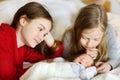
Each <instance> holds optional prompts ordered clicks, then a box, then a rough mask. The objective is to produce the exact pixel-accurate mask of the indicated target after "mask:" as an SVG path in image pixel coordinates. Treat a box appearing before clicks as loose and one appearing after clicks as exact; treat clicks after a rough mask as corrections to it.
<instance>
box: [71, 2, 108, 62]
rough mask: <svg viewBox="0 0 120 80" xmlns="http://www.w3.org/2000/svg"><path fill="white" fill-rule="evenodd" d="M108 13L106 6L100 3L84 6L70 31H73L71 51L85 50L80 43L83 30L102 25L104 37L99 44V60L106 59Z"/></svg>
mask: <svg viewBox="0 0 120 80" xmlns="http://www.w3.org/2000/svg"><path fill="white" fill-rule="evenodd" d="M107 25H108V23H107V15H106V12H105V10H104V8H103V7H102V6H101V5H98V4H90V5H87V6H85V7H83V8H82V9H81V10H80V12H79V14H78V16H77V18H76V20H75V23H74V25H73V28H71V29H70V30H69V31H70V32H71V36H72V37H71V39H70V41H71V42H70V53H71V52H78V51H80V50H84V48H83V46H82V45H81V43H80V41H79V40H80V38H81V34H82V32H83V30H86V29H92V28H96V27H100V29H101V30H102V31H103V33H104V34H103V37H102V39H101V42H100V43H99V45H98V46H97V49H98V54H99V57H98V60H99V61H106V60H107V57H108V50H107V44H106V43H107V42H106V28H107Z"/></svg>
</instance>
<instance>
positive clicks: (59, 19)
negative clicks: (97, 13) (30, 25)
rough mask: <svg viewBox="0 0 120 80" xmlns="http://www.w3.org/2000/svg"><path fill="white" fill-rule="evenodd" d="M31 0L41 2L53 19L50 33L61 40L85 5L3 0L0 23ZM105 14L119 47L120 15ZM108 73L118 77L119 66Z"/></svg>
mask: <svg viewBox="0 0 120 80" xmlns="http://www.w3.org/2000/svg"><path fill="white" fill-rule="evenodd" d="M31 1H36V2H40V3H42V4H43V5H44V6H45V7H46V9H47V10H48V11H49V12H50V14H51V15H52V17H53V20H54V28H53V30H52V34H53V37H54V38H55V39H58V40H61V38H62V36H63V33H64V32H65V30H66V29H67V28H69V27H70V26H72V25H73V23H74V20H75V18H76V15H77V14H78V11H79V9H80V8H81V7H83V6H85V4H84V3H82V1H81V0H5V1H2V2H0V23H2V22H5V23H8V24H10V23H11V21H12V18H13V15H14V13H15V12H16V10H17V9H18V8H19V7H21V6H22V5H24V4H26V3H28V2H31ZM107 15H108V22H109V24H111V25H113V28H114V29H115V32H116V38H117V42H118V44H119V45H118V47H119V48H120V23H119V22H120V15H116V14H112V13H107ZM110 73H112V74H115V75H117V76H119V77H120V66H118V67H117V68H116V69H114V70H112V71H111V72H110ZM93 80H97V79H93ZM102 80H103V79H102Z"/></svg>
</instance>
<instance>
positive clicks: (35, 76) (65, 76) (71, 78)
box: [20, 62, 81, 80]
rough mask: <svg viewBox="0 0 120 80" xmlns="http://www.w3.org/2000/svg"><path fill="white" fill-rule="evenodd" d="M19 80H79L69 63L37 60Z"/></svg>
mask: <svg viewBox="0 0 120 80" xmlns="http://www.w3.org/2000/svg"><path fill="white" fill-rule="evenodd" d="M20 80H81V79H79V78H78V76H77V75H76V74H75V73H74V72H73V70H72V68H71V66H70V64H69V63H63V62H53V63H47V62H38V63H36V64H34V65H33V66H32V67H31V68H30V69H29V70H28V71H27V72H26V73H25V74H24V75H23V76H22V77H21V78H20Z"/></svg>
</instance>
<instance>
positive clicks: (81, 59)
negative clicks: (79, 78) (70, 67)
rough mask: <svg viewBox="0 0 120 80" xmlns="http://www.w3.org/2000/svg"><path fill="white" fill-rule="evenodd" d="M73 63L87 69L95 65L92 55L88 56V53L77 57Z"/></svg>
mask: <svg viewBox="0 0 120 80" xmlns="http://www.w3.org/2000/svg"><path fill="white" fill-rule="evenodd" d="M73 62H75V63H80V64H82V65H83V66H84V67H85V68H87V67H90V66H92V65H93V64H94V60H93V58H92V57H91V56H90V55H88V54H86V53H83V54H80V55H79V56H77V57H76V58H75V59H74V60H73Z"/></svg>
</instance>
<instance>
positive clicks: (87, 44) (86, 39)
mask: <svg viewBox="0 0 120 80" xmlns="http://www.w3.org/2000/svg"><path fill="white" fill-rule="evenodd" d="M102 36H103V32H102V30H101V29H100V28H93V29H86V30H84V31H83V32H82V35H81V38H80V43H81V45H82V46H83V47H84V48H85V49H95V48H96V47H97V46H98V45H99V43H100V41H101V39H102Z"/></svg>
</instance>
